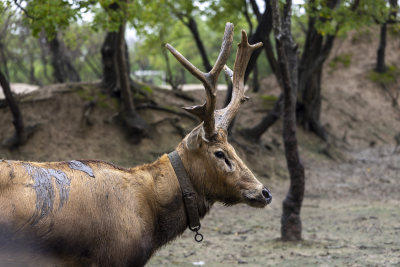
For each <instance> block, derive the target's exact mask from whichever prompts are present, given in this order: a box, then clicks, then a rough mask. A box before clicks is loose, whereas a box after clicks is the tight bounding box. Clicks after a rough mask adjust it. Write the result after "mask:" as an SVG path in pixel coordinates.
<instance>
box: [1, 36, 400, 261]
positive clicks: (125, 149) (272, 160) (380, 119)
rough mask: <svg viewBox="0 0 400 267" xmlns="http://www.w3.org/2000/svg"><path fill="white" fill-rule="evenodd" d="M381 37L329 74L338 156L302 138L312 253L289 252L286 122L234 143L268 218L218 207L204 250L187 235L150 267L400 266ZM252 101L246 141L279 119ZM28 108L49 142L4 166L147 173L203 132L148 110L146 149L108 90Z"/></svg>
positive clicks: (92, 86) (354, 42)
mask: <svg viewBox="0 0 400 267" xmlns="http://www.w3.org/2000/svg"><path fill="white" fill-rule="evenodd" d="M371 34H372V35H373V34H374V33H370V34H369V35H368V34H363V35H353V36H349V37H348V38H347V39H343V40H338V41H337V42H336V44H335V47H334V52H333V53H332V56H331V59H330V61H332V60H334V58H335V57H337V56H339V55H343V54H350V55H352V56H351V63H350V65H349V66H347V67H344V66H341V65H340V66H338V67H337V68H336V67H335V68H334V67H329V66H326V67H325V72H324V79H323V81H324V82H323V91H322V95H323V102H322V118H321V121H322V124H323V125H324V126H325V127H326V128H327V129H328V131H329V144H326V143H324V142H322V141H320V140H319V139H317V138H316V137H315V136H313V135H310V134H308V133H305V132H304V131H303V130H302V129H301V128H298V137H299V145H300V154H301V157H302V160H303V163H304V165H305V167H306V194H305V199H304V204H303V208H302V213H301V217H302V222H303V241H301V242H294V243H291V242H281V241H279V237H280V216H281V205H282V200H283V198H284V197H285V194H286V190H287V188H288V183H289V180H288V173H287V170H286V163H285V160H284V153H283V144H282V141H281V123H280V122H278V123H276V125H274V126H273V127H272V128H271V129H270V130H268V132H267V133H265V134H264V135H263V137H262V140H261V141H260V143H257V144H256V143H250V142H248V141H246V140H245V139H244V138H243V137H241V136H240V135H238V134H236V135H235V138H234V140H232V142H231V143H232V145H233V146H234V147H235V148H236V149H237V152H238V154H239V155H240V156H241V157H242V158H243V159H244V161H245V162H246V163H247V164H248V166H249V167H250V168H251V169H252V170H253V172H254V173H255V174H256V175H257V176H258V177H259V179H260V180H261V181H262V182H263V183H264V184H266V185H267V186H268V187H269V188H270V189H271V191H272V194H273V201H272V204H271V205H270V206H268V207H267V208H265V209H254V208H250V207H248V206H245V205H237V206H233V207H224V206H222V205H216V206H215V207H213V208H212V209H211V212H210V214H209V215H207V216H206V217H205V218H204V220H202V229H201V231H200V232H201V233H202V234H203V235H204V241H203V242H202V243H196V242H195V241H194V239H193V237H194V235H193V233H191V232H190V231H186V232H185V233H184V234H183V235H182V236H181V237H179V238H177V239H176V240H175V241H173V242H172V243H170V244H168V245H167V246H165V247H163V248H161V249H160V250H159V251H158V252H157V253H156V254H155V255H154V257H153V258H152V259H151V261H150V262H149V263H148V266H194V265H204V266H235V265H239V264H244V265H247V266H400V238H399V236H400V147H398V148H397V151H395V148H396V145H397V143H396V141H395V138H394V137H395V136H396V135H397V134H400V112H399V109H398V108H397V109H396V108H393V107H392V105H391V102H390V99H388V97H387V95H385V93H384V92H383V91H382V88H380V87H379V86H377V85H376V84H375V83H373V82H371V81H370V80H369V79H368V77H367V76H368V73H369V71H370V70H371V69H372V68H373V64H374V54H375V48H376V47H377V42H376V38H375V37H374V36H372V37H371ZM371 38H372V39H371ZM391 38H392V39H390V41H389V42H388V51H387V59H388V64H389V65H390V64H398V62H400V53H399V47H400V40H399V38H393V37H391ZM328 64H329V63H328ZM397 68H400V66H399V65H397ZM393 86H398V84H397V85H393ZM187 94H188V95H190V96H192V97H193V98H194V99H195V101H194V102H190V101H188V100H184V99H182V98H179V97H176V96H174V95H173V93H172V92H170V91H165V90H154V91H153V93H152V97H153V98H154V100H155V101H156V102H157V103H160V104H162V105H164V106H165V107H167V108H169V109H173V110H174V111H178V110H179V109H178V108H177V107H180V106H187V105H194V104H199V103H202V101H203V97H204V96H203V95H204V93H203V92H202V91H191V92H188V93H187ZM249 94H250V96H251V100H250V103H246V104H244V105H243V107H242V109H241V111H240V114H239V117H238V119H237V124H236V129H241V128H244V127H249V126H253V125H255V124H256V123H257V122H258V121H260V119H261V118H262V117H263V116H264V114H265V113H266V111H267V110H268V109H270V108H271V105H272V104H271V101H267V100H266V98H263V97H260V96H259V94H258V95H256V94H253V93H249ZM278 94H279V89H278V88H277V86H276V82H275V79H274V78H273V77H269V78H267V79H266V80H264V81H263V83H262V89H261V95H275V96H276V95H278ZM22 101H23V103H22V105H21V108H22V112H23V114H24V118H25V123H26V124H27V125H33V124H35V125H38V130H37V131H36V133H35V134H34V136H33V137H32V138H31V139H30V140H29V142H28V143H27V144H26V145H24V146H22V147H20V148H18V149H16V150H13V151H10V150H7V149H5V148H0V159H20V160H33V161H58V160H72V159H102V160H106V161H109V162H113V163H115V164H118V165H122V166H135V165H137V164H141V163H146V162H151V161H153V160H154V159H156V158H157V157H159V156H160V155H161V154H163V153H166V152H170V151H172V150H173V149H174V148H175V146H176V145H177V144H178V143H179V141H180V140H181V138H182V135H183V134H184V133H187V132H188V131H190V130H191V129H192V128H193V127H194V126H195V125H196V122H195V121H193V120H191V119H189V118H187V117H184V116H182V115H179V114H172V113H168V112H165V111H155V110H152V109H148V108H144V109H141V110H140V113H141V115H142V116H143V117H144V118H145V119H146V121H148V122H149V123H150V126H151V131H150V133H149V136H148V137H147V138H145V139H144V140H143V141H142V142H141V143H139V144H136V143H134V142H132V140H130V139H129V138H128V137H127V136H126V134H125V132H124V129H122V127H121V126H120V125H119V123H118V118H117V117H116V116H115V115H116V112H117V110H118V106H117V104H116V102H115V101H113V100H112V99H109V98H107V97H105V96H104V95H102V94H99V90H98V88H97V84H96V83H80V84H69V85H64V84H62V85H56V86H54V85H53V86H48V87H45V88H40V89H39V90H37V91H36V92H35V93H32V94H31V95H28V96H25V97H23V99H22ZM91 101H95V102H96V103H97V104H96V106H95V107H94V108H93V109H90V110H88V109H87V108H85V106H86V107H87V106H88V105H87V104H88V103H89V102H91ZM219 101H220V102H222V101H223V93H221V96H219ZM85 114H86V115H87V116H85ZM12 133H13V128H12V119H11V115H10V113H9V111H8V109H7V108H5V107H4V106H2V105H1V103H0V141H2V140H5V139H6V138H7V137H9V136H11V134H12ZM0 266H71V263H70V261H69V260H67V259H55V258H54V257H48V255H45V254H43V255H41V254H38V253H36V252H35V253H33V252H29V251H28V252H24V253H22V254H21V253H20V254H15V253H10V252H0Z"/></svg>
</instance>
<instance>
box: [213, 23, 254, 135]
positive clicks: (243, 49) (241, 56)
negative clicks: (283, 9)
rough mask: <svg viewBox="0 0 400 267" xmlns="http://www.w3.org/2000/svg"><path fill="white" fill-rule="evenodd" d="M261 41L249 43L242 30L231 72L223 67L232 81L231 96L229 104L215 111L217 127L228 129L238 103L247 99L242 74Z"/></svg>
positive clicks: (238, 106)
mask: <svg viewBox="0 0 400 267" xmlns="http://www.w3.org/2000/svg"><path fill="white" fill-rule="evenodd" d="M261 46H262V43H261V42H260V43H256V44H254V45H250V44H249V42H248V40H247V34H246V32H245V31H244V30H242V40H241V42H240V43H239V44H238V51H237V54H236V59H235V66H234V68H233V73H232V70H231V69H230V68H228V66H225V67H224V71H225V73H226V75H228V76H230V77H231V79H232V82H233V91H232V98H231V101H230V102H229V104H228V105H227V106H226V107H225V108H223V109H219V110H217V111H215V121H216V126H217V128H223V129H225V130H227V129H228V127H229V124H230V123H231V121H232V119H233V118H234V117H235V115H236V113H237V112H238V110H239V108H240V104H241V103H243V102H244V101H246V100H247V99H248V97H247V96H245V95H244V93H245V91H244V74H245V72H246V68H247V63H249V60H250V57H251V54H252V53H253V51H254V50H256V49H257V48H260V47H261Z"/></svg>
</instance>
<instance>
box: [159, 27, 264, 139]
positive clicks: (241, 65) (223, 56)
mask: <svg viewBox="0 0 400 267" xmlns="http://www.w3.org/2000/svg"><path fill="white" fill-rule="evenodd" d="M232 42H233V24H232V23H227V24H226V26H225V33H224V38H223V40H222V45H221V50H220V52H219V55H218V58H217V61H216V62H215V65H214V67H213V68H212V69H211V71H210V72H208V73H204V72H202V71H200V70H199V69H198V68H196V67H195V66H194V65H193V64H192V63H190V62H189V61H188V60H187V59H186V58H185V57H184V56H183V55H182V54H180V53H179V52H178V51H177V50H176V49H175V48H174V47H173V46H171V45H170V44H166V45H165V46H166V48H167V49H168V50H169V51H170V52H171V53H172V54H173V55H174V56H175V58H176V59H177V60H178V61H179V62H180V63H181V64H182V65H183V66H184V67H185V68H186V69H187V70H188V71H190V73H192V74H193V76H195V77H196V78H197V79H198V80H200V81H201V82H202V84H203V85H204V88H205V90H206V103H204V104H203V105H199V106H192V107H186V108H184V109H185V110H186V111H188V112H190V113H192V114H194V115H196V116H197V117H199V118H200V120H202V121H204V125H203V127H204V131H205V133H206V137H207V138H210V137H212V136H213V135H214V134H215V129H216V127H219V128H224V129H227V128H228V126H229V123H230V122H231V120H232V119H233V118H234V117H235V114H236V113H237V111H238V110H239V107H240V103H241V102H242V101H243V100H244V99H245V96H244V73H245V71H246V67H247V63H248V61H249V59H250V56H251V54H252V52H253V51H254V50H255V49H257V48H259V47H261V46H262V43H257V44H255V45H249V43H248V41H247V35H246V32H245V31H242V41H241V43H240V44H239V49H238V53H237V55H236V60H235V67H234V72H233V73H232V70H230V69H229V68H228V67H227V66H226V65H225V64H226V62H227V61H228V57H229V52H230V49H231V47H232ZM222 69H224V71H225V73H226V74H227V75H229V76H230V77H231V78H232V77H233V92H232V99H231V102H230V103H229V105H228V106H227V107H225V108H224V109H221V110H217V111H216V110H215V108H216V96H217V91H216V86H217V81H218V76H219V74H220V72H221V70H222Z"/></svg>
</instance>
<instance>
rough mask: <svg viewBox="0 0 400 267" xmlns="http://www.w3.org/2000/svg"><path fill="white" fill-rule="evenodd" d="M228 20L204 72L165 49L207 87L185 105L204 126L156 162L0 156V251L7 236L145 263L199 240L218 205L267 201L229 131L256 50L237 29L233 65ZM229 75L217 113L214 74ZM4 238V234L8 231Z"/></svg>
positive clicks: (101, 258)
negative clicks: (184, 240) (226, 98)
mask: <svg viewBox="0 0 400 267" xmlns="http://www.w3.org/2000/svg"><path fill="white" fill-rule="evenodd" d="M232 42H233V24H231V23H227V24H226V27H225V32H224V37H223V41H222V45H221V50H220V53H219V56H218V58H217V60H216V62H215V65H214V66H213V68H212V69H211V71H210V72H208V73H203V72H201V71H200V70H199V69H197V68H196V67H195V66H194V65H193V64H192V63H190V62H189V61H188V60H187V59H186V58H185V57H184V56H183V55H182V54H180V53H179V52H178V51H177V50H176V49H175V48H174V47H173V46H172V45H170V44H166V48H167V49H168V50H169V51H170V52H171V53H172V55H173V56H174V57H175V58H176V59H177V60H178V61H179V62H180V63H181V64H182V65H183V66H184V67H185V68H186V69H187V70H188V71H189V72H190V73H191V74H192V75H194V76H195V77H196V78H197V79H199V80H200V81H201V82H202V84H203V85H204V88H205V92H206V101H205V103H204V104H203V105H198V106H193V107H188V108H185V109H186V110H187V111H188V112H190V113H191V114H194V115H196V116H197V117H198V118H199V119H200V120H201V123H200V124H199V125H198V126H196V127H195V128H194V129H193V130H192V131H191V132H190V133H189V134H187V135H186V136H185V137H184V138H183V140H182V141H181V142H180V143H179V144H178V146H177V147H176V149H175V150H174V151H173V152H171V153H169V154H164V155H162V156H160V157H159V158H158V159H157V160H156V161H155V162H153V163H150V164H145V165H141V166H137V167H133V168H122V167H118V166H115V165H113V164H111V163H107V162H104V161H98V160H71V161H65V162H29V161H25V162H24V161H12V160H0V236H1V237H3V238H1V239H0V242H1V243H3V244H1V243H0V249H1V248H2V247H4V246H7V243H6V242H7V241H5V240H9V239H13V240H14V239H18V238H27V237H29V238H32V240H34V242H37V243H38V244H40V245H43V247H45V248H51V251H55V252H57V253H68V254H71V255H76V256H78V257H86V258H88V259H89V261H90V262H91V264H92V265H93V266H144V265H145V264H146V262H147V261H148V260H149V259H150V257H151V256H152V255H153V254H154V252H155V251H157V250H158V249H159V248H160V247H162V246H163V245H165V244H167V243H168V242H170V241H172V240H174V239H175V238H176V237H177V236H179V235H181V234H182V233H183V232H184V231H185V230H186V229H187V228H189V229H190V230H191V231H193V232H195V239H196V241H201V240H202V239H203V236H202V234H200V233H199V230H200V227H201V225H200V219H202V218H203V217H204V216H205V215H206V214H207V213H208V211H209V210H210V208H211V207H212V206H213V204H214V203H216V202H222V203H224V204H226V205H233V204H237V203H246V204H248V205H249V206H251V207H257V208H263V207H265V206H267V205H268V204H270V202H271V200H272V195H271V192H270V190H269V189H268V188H267V187H266V186H264V185H263V184H262V183H261V182H260V181H258V180H257V178H256V177H255V175H254V174H253V173H252V172H251V170H250V169H249V168H248V167H247V166H246V164H245V163H244V162H243V161H242V160H241V159H240V158H239V156H238V155H237V153H236V152H235V149H234V148H233V147H232V145H230V144H229V142H228V134H227V129H228V126H229V125H230V123H231V121H232V120H233V118H234V117H235V115H236V113H237V112H238V110H239V107H240V105H241V104H242V103H243V102H244V101H245V100H246V99H247V97H246V96H245V87H244V73H245V70H246V66H247V64H248V61H249V58H250V56H251V54H252V52H253V51H254V50H255V49H257V48H259V47H261V46H262V44H261V43H257V44H253V45H250V44H249V43H248V39H247V35H246V32H245V31H244V30H242V35H241V42H240V43H239V44H238V51H237V55H236V59H235V64H234V69H233V71H232V70H231V69H230V68H229V67H227V66H226V62H227V60H228V56H229V53H230V49H231V46H232ZM222 70H224V73H225V74H226V75H227V76H228V77H229V78H230V79H231V80H232V83H233V92H232V97H231V101H230V103H229V104H228V105H227V106H226V107H225V108H223V109H218V110H216V95H217V94H216V90H217V89H216V85H217V79H218V76H219V74H220V72H221V71H222ZM4 237H5V238H4Z"/></svg>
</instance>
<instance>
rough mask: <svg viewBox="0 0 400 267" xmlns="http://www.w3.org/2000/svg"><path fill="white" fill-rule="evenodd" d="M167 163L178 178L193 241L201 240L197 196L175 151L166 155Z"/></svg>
mask: <svg viewBox="0 0 400 267" xmlns="http://www.w3.org/2000/svg"><path fill="white" fill-rule="evenodd" d="M168 158H169V161H170V162H171V165H172V167H173V168H174V171H175V174H176V177H178V181H179V185H180V187H181V191H182V197H183V203H184V205H185V211H186V216H187V220H188V225H189V229H190V230H191V231H193V232H196V235H195V237H194V239H195V240H196V241H197V242H201V241H202V240H203V235H202V234H199V232H198V231H199V230H200V227H201V224H200V217H199V211H198V208H197V194H196V191H194V189H193V185H192V183H191V182H190V179H189V176H188V174H187V172H186V170H185V167H184V166H183V163H182V159H181V157H180V156H179V154H178V152H177V151H176V150H175V151H173V152H171V153H169V154H168Z"/></svg>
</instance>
